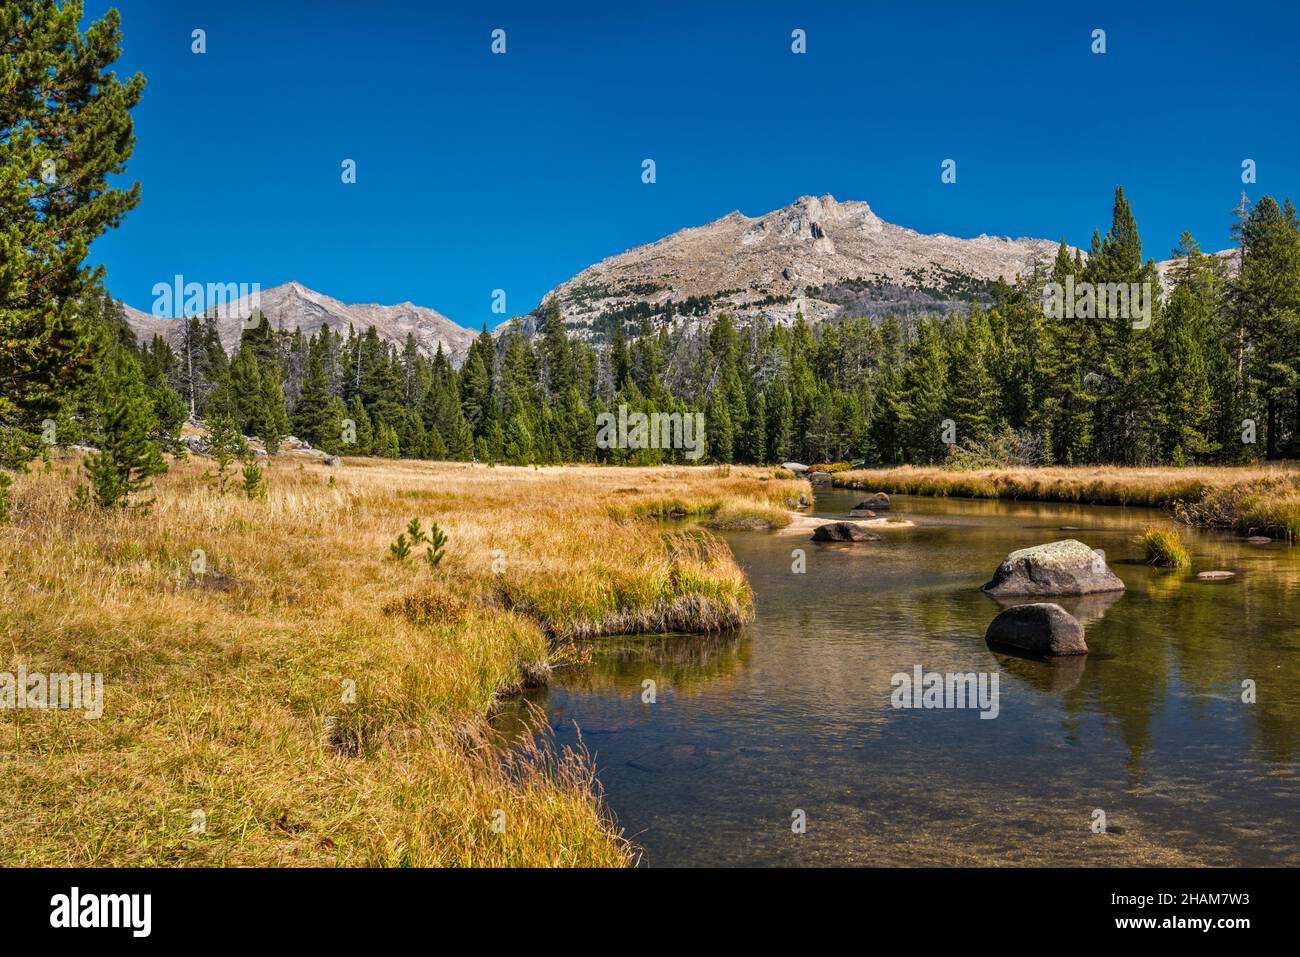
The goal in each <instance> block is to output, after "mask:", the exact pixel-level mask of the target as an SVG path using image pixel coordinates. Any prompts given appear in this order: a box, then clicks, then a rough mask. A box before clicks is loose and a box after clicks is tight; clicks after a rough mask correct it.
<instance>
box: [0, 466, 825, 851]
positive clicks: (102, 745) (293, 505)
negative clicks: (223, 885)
mask: <svg viewBox="0 0 1300 957" xmlns="http://www.w3.org/2000/svg"><path fill="white" fill-rule="evenodd" d="M210 468H211V463H210V462H208V461H207V460H204V459H197V460H194V461H190V462H186V463H180V464H177V465H174V466H173V468H172V471H171V472H170V473H169V474H167V475H166V476H163V477H162V478H161V479H159V480H158V483H157V490H156V495H157V502H156V504H155V506H154V509H153V511H152V513H150V514H149V515H134V514H112V515H107V516H106V515H104V514H103V513H96V512H84V511H80V510H77V509H75V508H73V507H72V506H71V504H70V502H71V497H72V489H73V486H74V484H75V482H76V471H77V469H78V461H77V460H76V459H75V458H71V459H61V460H56V461H55V463H54V464H53V467H52V468H48V469H42V468H39V467H38V468H37V469H36V470H35V471H34V472H33V473H32V474H29V475H25V476H21V477H19V478H18V479H17V481H16V482H15V485H14V500H15V508H14V512H13V515H12V517H11V521H10V524H9V525H7V526H3V527H0V628H3V632H4V634H5V635H6V637H7V639H8V640H7V642H6V647H5V649H4V654H3V657H4V659H5V661H6V664H5V665H4V667H3V668H0V670H8V671H9V672H11V673H13V672H16V671H17V670H18V668H19V666H23V667H25V668H26V670H27V672H28V673H29V674H30V673H35V672H73V671H75V672H87V673H102V674H103V675H104V695H105V710H104V715H103V717H102V718H100V719H99V720H86V719H85V718H84V717H83V716H82V714H81V712H77V711H67V710H58V711H56V710H28V711H24V710H9V709H6V710H0V739H2V740H3V745H2V747H0V751H2V752H3V754H4V758H5V761H6V772H7V773H5V774H4V775H3V777H2V778H0V781H2V782H3V783H0V800H3V802H4V804H5V807H6V808H7V811H6V814H5V815H4V816H3V818H0V863H3V864H7V865H20V864H26V865H114V864H116V865H140V864H159V865H213V864H225V865H309V864H310V865H331V864H342V865H399V864H401V865H456V864H473V865H507V864H508V865H584V864H590V865H621V864H626V863H628V862H629V861H630V860H631V859H632V857H633V851H632V849H631V848H630V847H629V846H628V844H627V843H626V842H624V841H623V840H622V839H621V838H620V837H619V835H618V833H617V831H616V828H615V827H614V825H613V823H612V822H611V820H610V818H609V817H608V815H607V813H606V811H605V809H604V808H603V807H602V805H601V804H600V802H599V800H598V799H597V797H596V796H595V795H594V793H593V781H592V779H591V774H590V768H589V764H588V762H587V761H586V760H585V757H584V756H583V755H582V754H574V753H556V752H555V751H554V750H552V749H550V748H547V747H535V748H533V749H531V750H529V749H525V750H524V751H522V752H520V753H519V754H518V755H516V756H515V757H514V758H513V759H512V760H510V761H509V762H507V763H504V764H503V763H502V762H501V760H500V759H499V756H498V755H497V753H496V752H495V751H493V749H491V748H490V747H488V746H487V745H486V743H485V741H486V737H487V728H486V722H485V719H484V716H485V715H486V714H487V713H488V712H489V710H490V709H491V708H492V707H493V705H494V703H495V702H496V701H497V700H498V698H499V696H501V695H502V694H507V693H510V692H511V691H512V690H515V689H517V688H519V687H520V686H521V685H523V684H525V683H529V682H536V681H539V680H544V679H545V676H546V674H547V673H548V671H549V669H550V668H551V666H552V665H553V664H554V663H556V662H557V661H558V662H563V661H564V660H565V659H566V656H568V655H569V654H570V652H569V650H568V647H567V646H568V639H569V638H571V637H574V636H578V635H594V634H602V633H611V632H621V631H631V630H645V629H659V628H667V627H672V628H681V629H708V628H719V627H724V626H726V625H729V624H732V623H734V622H736V621H738V620H741V619H743V618H744V617H745V616H747V615H748V614H749V613H750V594H749V589H748V585H747V584H746V583H745V580H744V578H743V576H742V575H741V573H740V571H739V569H738V568H737V567H736V565H735V562H734V561H733V560H732V558H731V555H730V553H729V552H728V551H727V550H726V549H725V548H723V547H721V546H720V545H719V543H718V542H717V541H716V540H715V539H713V538H712V536H710V535H709V534H708V533H707V532H704V531H702V530H691V529H684V528H681V527H678V526H675V525H674V524H672V523H660V522H656V521H655V520H654V518H653V516H655V515H659V514H669V513H674V514H676V510H677V509H678V508H684V509H686V510H687V511H688V512H690V513H693V514H712V513H718V512H721V511H722V509H723V508H724V507H726V506H728V504H729V503H731V502H733V501H734V502H744V503H747V504H752V503H754V502H759V503H764V504H765V505H766V506H767V507H771V508H777V507H778V506H780V505H781V504H782V503H783V501H784V500H785V498H786V497H787V496H790V495H793V496H795V497H797V495H798V492H799V489H800V488H801V486H800V485H798V484H797V483H785V482H765V483H760V482H758V481H756V480H755V479H754V478H752V477H750V476H751V474H757V472H755V473H747V472H745V471H744V470H740V469H736V470H733V471H732V472H731V473H730V474H726V475H724V474H721V473H718V472H715V471H714V470H711V469H707V468H694V469H685V468H663V469H645V470H623V469H594V468H554V469H539V470H534V469H510V468H486V467H484V466H477V467H471V466H466V465H450V464H449V465H431V464H428V463H414V462H412V463H403V462H383V461H378V460H355V461H352V460H350V461H349V462H348V463H347V464H346V465H345V466H344V467H343V468H339V469H331V468H328V467H326V466H324V465H322V464H320V463H319V462H316V461H314V460H311V461H307V462H306V463H304V462H303V461H302V460H301V459H297V458H291V457H288V456H281V457H280V458H279V459H278V460H277V461H275V462H273V463H272V464H271V466H270V467H269V470H268V481H269V486H270V492H269V495H268V497H267V499H266V500H265V501H249V500H247V499H245V498H244V497H242V496H241V495H238V494H237V493H229V492H228V493H227V494H226V495H225V496H220V495H218V494H217V493H216V492H215V491H214V490H213V487H212V482H211V481H210V478H209V477H208V476H207V475H205V473H206V472H207V470H209V469H210ZM331 480H333V482H331ZM417 515H418V516H420V517H421V518H422V519H423V520H424V522H425V524H426V526H427V524H428V522H429V521H430V520H434V521H437V522H438V523H439V524H440V525H441V526H442V528H443V530H444V531H445V532H446V533H447V535H448V538H449V541H448V544H447V553H446V557H445V559H444V560H443V561H442V563H441V564H440V565H439V566H438V568H437V570H436V571H435V570H431V569H430V568H429V567H428V565H427V564H425V562H424V561H423V560H422V559H421V557H420V554H419V551H420V550H418V549H417V551H416V552H413V553H412V555H411V556H410V557H409V558H408V559H406V560H405V561H403V562H398V561H395V560H392V559H390V558H388V557H387V552H388V545H389V543H390V542H392V541H393V539H394V538H395V537H396V536H397V534H398V532H400V531H401V530H402V529H403V528H404V527H405V525H406V523H407V522H408V521H409V520H410V519H411V518H412V517H413V516H417ZM197 549H201V550H202V552H203V557H204V560H205V563H206V567H205V572H204V574H203V575H196V574H195V573H194V571H193V567H194V566H193V562H194V558H195V550H197ZM494 823H496V824H497V827H496V828H494ZM200 825H201V827H200ZM502 825H503V826H502Z"/></svg>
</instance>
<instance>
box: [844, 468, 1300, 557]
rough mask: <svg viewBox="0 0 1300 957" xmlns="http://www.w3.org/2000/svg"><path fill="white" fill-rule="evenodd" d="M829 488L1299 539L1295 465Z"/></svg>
mask: <svg viewBox="0 0 1300 957" xmlns="http://www.w3.org/2000/svg"><path fill="white" fill-rule="evenodd" d="M833 481H834V484H835V485H837V486H840V487H843V488H854V489H863V490H866V491H883V492H889V493H894V494H909V495H954V496H962V497H967V498H1009V499H1026V500H1034V501H1042V502H1074V503H1078V504H1085V505H1142V506H1149V507H1153V508H1167V509H1170V510H1171V511H1172V512H1173V514H1174V516H1175V517H1176V518H1178V519H1180V520H1181V521H1183V522H1185V523H1187V524H1189V525H1197V526H1206V527H1216V528H1232V529H1235V530H1237V531H1239V532H1241V533H1243V534H1247V535H1269V536H1272V537H1274V538H1286V539H1289V540H1294V539H1296V538H1297V537H1300V470H1297V469H1296V466H1295V464H1294V463H1278V464H1269V465H1249V466H1193V467H1186V468H1174V467H1171V466H1153V467H1151V468H1122V467H1118V466H1080V467H1048V468H1007V469H979V470H971V471H954V470H950V469H943V468H938V467H933V468H928V467H913V466H901V467H898V468H888V469H858V470H849V471H840V472H836V473H835V475H834V478H833Z"/></svg>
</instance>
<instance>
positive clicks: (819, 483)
mask: <svg viewBox="0 0 1300 957" xmlns="http://www.w3.org/2000/svg"><path fill="white" fill-rule="evenodd" d="M808 481H809V482H810V483H811V484H812V487H813V488H830V487H831V486H832V485H833V484H834V481H833V480H832V479H831V473H830V472H809V473H808Z"/></svg>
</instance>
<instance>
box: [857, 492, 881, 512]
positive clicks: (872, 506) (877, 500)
mask: <svg viewBox="0 0 1300 957" xmlns="http://www.w3.org/2000/svg"><path fill="white" fill-rule="evenodd" d="M863 509H868V510H870V511H873V512H885V511H888V510H889V496H888V495H886V494H885V493H884V492H876V493H875V494H874V495H868V496H867V497H866V498H864V499H863V500H862V501H861V502H859V503H858V504H857V505H854V506H853V511H855V512H857V511H861V510H863Z"/></svg>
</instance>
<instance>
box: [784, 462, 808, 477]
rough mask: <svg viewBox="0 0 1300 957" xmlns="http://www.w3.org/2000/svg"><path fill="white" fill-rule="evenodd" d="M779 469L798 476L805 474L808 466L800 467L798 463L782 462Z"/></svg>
mask: <svg viewBox="0 0 1300 957" xmlns="http://www.w3.org/2000/svg"><path fill="white" fill-rule="evenodd" d="M781 468H783V469H785V470H787V471H789V472H793V473H794V474H795V475H800V474H802V473H803V472H807V471H808V466H806V465H801V464H800V463H798V462H782V463H781Z"/></svg>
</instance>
